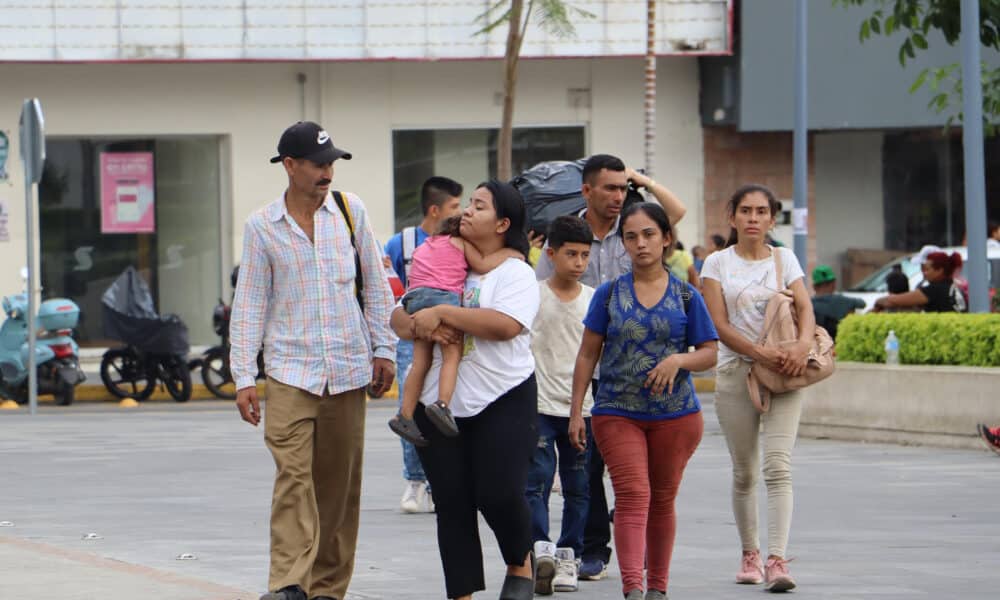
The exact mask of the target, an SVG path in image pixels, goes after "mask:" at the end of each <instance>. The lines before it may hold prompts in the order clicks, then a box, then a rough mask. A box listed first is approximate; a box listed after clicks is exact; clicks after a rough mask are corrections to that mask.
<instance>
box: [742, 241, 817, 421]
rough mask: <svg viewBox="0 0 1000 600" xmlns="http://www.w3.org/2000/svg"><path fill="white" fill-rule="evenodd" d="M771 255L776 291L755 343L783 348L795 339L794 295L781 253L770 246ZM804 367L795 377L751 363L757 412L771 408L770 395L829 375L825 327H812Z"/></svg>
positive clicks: (751, 387)
mask: <svg viewBox="0 0 1000 600" xmlns="http://www.w3.org/2000/svg"><path fill="white" fill-rule="evenodd" d="M771 254H772V255H773V256H774V270H775V276H776V277H777V280H778V293H776V294H775V295H774V296H771V299H770V300H768V302H767V309H766V311H765V313H764V329H763V330H762V332H761V336H760V340H759V342H758V343H759V344H760V345H762V346H765V347H768V348H787V347H789V346H791V345H793V344H795V343H796V342H798V339H799V328H798V313H797V312H796V311H795V296H794V295H793V294H792V291H791V290H789V289H787V288H786V287H785V277H784V271H783V270H782V268H781V253H780V252H779V251H778V249H777V248H771ZM807 361H808V362H807V364H806V370H805V372H803V373H802V375H799V376H797V377H791V376H789V375H785V374H783V373H779V372H778V371H773V370H771V369H769V368H767V367H766V366H764V365H763V364H761V363H756V362H755V363H753V365H751V367H750V372H749V374H748V375H747V387H748V388H749V391H750V400H751V401H752V402H753V404H754V406H755V407H756V408H757V410H758V411H759V412H761V413H765V412H767V411H768V409H769V408H770V407H771V394H781V393H784V392H790V391H792V390H798V389H802V388H804V387H806V386H807V385H810V384H813V383H816V382H817V381H822V380H824V379H826V378H827V377H829V376H830V375H832V374H833V369H834V361H833V339H832V338H831V337H830V334H829V333H827V331H826V329H824V328H822V327H820V326H819V325H817V326H816V334H815V337H814V339H813V345H812V349H810V350H809V357H808V359H807Z"/></svg>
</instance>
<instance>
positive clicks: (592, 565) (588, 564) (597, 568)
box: [578, 558, 642, 595]
mask: <svg viewBox="0 0 1000 600" xmlns="http://www.w3.org/2000/svg"><path fill="white" fill-rule="evenodd" d="M607 576H608V565H606V564H604V561H603V560H601V559H599V558H584V559H583V560H582V561H580V571H579V572H578V577H579V578H580V579H585V580H587V581H599V580H601V579H604V578H605V577H607ZM639 594H640V595H641V594H642V591H640V592H639Z"/></svg>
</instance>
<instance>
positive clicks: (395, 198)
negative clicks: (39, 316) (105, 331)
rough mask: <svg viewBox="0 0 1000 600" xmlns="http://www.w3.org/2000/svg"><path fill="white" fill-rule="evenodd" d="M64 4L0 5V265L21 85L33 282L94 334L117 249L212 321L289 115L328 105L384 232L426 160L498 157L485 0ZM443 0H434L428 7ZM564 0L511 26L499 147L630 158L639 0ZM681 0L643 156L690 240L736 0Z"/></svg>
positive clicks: (340, 184)
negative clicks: (569, 12)
mask: <svg viewBox="0 0 1000 600" xmlns="http://www.w3.org/2000/svg"><path fill="white" fill-rule="evenodd" d="M57 4H60V3H57ZM63 4H65V6H64V7H63V8H62V9H61V11H54V12H52V11H49V15H48V16H46V15H40V14H29V13H33V11H34V12H46V11H47V10H48V9H46V11H41V10H40V9H39V10H36V9H30V8H26V9H9V8H7V9H0V10H3V11H4V13H5V14H4V16H5V17H7V16H8V15H10V14H14V16H15V17H17V19H20V21H17V19H12V20H11V21H8V22H11V23H14V22H19V23H20V25H21V26H22V27H24V28H26V29H29V30H31V31H33V32H34V35H33V36H28V37H18V36H16V35H15V36H12V37H11V38H10V39H5V40H4V41H2V42H0V61H2V62H0V81H3V85H0V131H3V132H5V134H6V135H7V137H8V138H9V139H10V150H9V153H10V158H9V159H8V161H7V167H6V170H7V172H8V175H7V177H6V178H5V179H3V180H0V204H2V205H3V206H4V207H5V211H6V214H7V215H8V217H7V220H8V223H7V233H8V235H7V236H6V237H7V239H6V240H5V241H0V285H3V286H4V291H3V293H10V292H14V291H17V289H18V287H19V285H20V282H19V279H18V276H17V273H18V271H19V269H20V268H21V266H22V265H24V263H25V256H26V244H27V240H26V236H25V227H24V223H25V216H26V213H25V205H24V201H23V198H24V181H23V175H22V174H21V168H20V164H19V161H18V160H17V156H18V152H19V147H18V142H17V134H18V122H17V119H18V115H19V111H20V107H21V103H22V101H23V100H24V99H25V98H32V97H36V98H39V99H40V100H41V103H42V107H43V112H44V116H45V134H46V142H47V150H48V158H47V161H46V169H45V173H44V175H43V179H42V182H41V183H40V185H39V189H38V206H37V207H36V210H37V214H38V221H37V222H38V223H39V227H38V234H37V237H36V240H35V243H36V244H38V247H39V248H40V253H39V254H38V256H40V258H39V265H38V268H39V269H40V282H41V285H42V286H43V288H44V289H43V291H42V294H43V296H44V297H50V296H68V297H70V298H73V299H74V300H76V301H77V302H78V303H79V304H80V305H81V307H82V308H83V320H82V323H81V327H80V332H79V334H80V339H81V341H82V342H83V343H84V344H90V345H97V346H100V345H104V344H106V343H107V340H104V339H103V337H102V327H101V319H100V296H101V294H102V293H103V292H104V290H105V289H106V288H107V286H108V285H109V284H110V283H111V281H113V280H114V278H115V277H116V276H117V275H118V274H119V273H120V272H121V271H122V270H123V269H124V268H125V267H126V266H128V265H133V266H135V267H137V268H138V269H139V270H140V271H141V272H142V273H143V274H144V276H145V278H146V280H147V281H148V282H149V283H150V285H151V287H152V289H153V293H154V298H155V300H156V302H157V305H158V309H159V310H160V311H161V312H172V313H177V314H179V315H180V316H181V317H182V318H183V319H184V321H185V322H186V323H187V324H188V326H189V327H190V329H191V334H192V343H195V344H204V343H210V342H212V340H213V337H214V334H213V333H212V331H211V327H210V317H211V310H212V308H213V306H214V305H215V303H216V302H217V301H218V299H219V298H225V299H228V297H229V295H230V293H231V289H230V287H229V283H228V279H229V277H228V275H229V270H230V268H231V267H232V265H234V264H236V263H238V261H239V257H240V253H241V248H242V228H243V223H244V221H245V219H246V217H247V216H248V215H249V214H250V213H251V212H252V211H253V210H255V209H256V208H258V207H260V206H262V205H264V204H266V203H267V202H269V201H271V200H273V199H274V198H276V197H278V195H279V194H280V193H281V192H282V191H283V189H284V186H285V184H286V180H285V176H284V173H283V171H282V169H281V167H280V166H279V165H272V164H270V163H268V158H269V157H270V156H272V155H273V154H274V149H275V145H276V143H277V138H278V136H279V135H280V133H281V131H282V130H283V129H284V128H285V127H287V126H288V125H289V124H291V123H293V122H295V121H297V120H300V119H309V120H315V121H318V122H320V123H322V124H323V125H324V126H325V127H326V128H327V130H328V131H329V132H330V134H331V137H332V138H333V140H334V142H335V143H336V144H337V145H338V146H340V147H343V148H347V149H349V150H350V151H351V152H352V153H353V154H354V159H353V160H351V161H349V162H348V161H343V162H338V163H337V164H336V172H335V175H334V182H335V186H336V187H337V188H339V189H343V190H349V191H353V192H356V193H358V194H359V195H360V196H361V197H362V198H363V199H364V200H365V202H366V205H367V206H368V209H369V211H370V213H371V215H372V222H373V225H374V227H375V230H376V234H377V235H378V236H379V237H380V238H381V239H383V240H384V239H387V238H388V237H389V236H390V235H392V233H393V232H394V231H396V230H397V229H398V227H400V226H401V225H404V224H408V223H410V222H412V221H413V220H414V219H415V218H416V214H415V210H416V207H415V198H416V195H415V194H416V190H417V188H418V187H419V184H420V182H421V181H422V180H423V179H424V178H425V177H426V176H429V175H430V174H441V175H447V176H451V177H454V178H455V179H458V180H459V181H461V182H462V183H463V184H464V185H465V186H466V188H467V189H471V188H472V187H473V186H474V185H475V184H477V183H478V182H480V181H482V180H485V179H487V178H488V177H489V176H490V175H491V174H492V173H493V171H494V170H495V148H494V142H493V140H494V139H495V135H496V134H495V130H496V127H497V126H498V123H499V121H500V110H501V107H500V102H499V100H500V98H501V92H502V61H500V60H498V59H497V58H496V57H497V56H501V55H502V48H503V46H502V35H500V34H493V35H492V36H491V37H489V39H486V40H480V39H478V38H476V37H474V36H472V35H471V34H472V33H474V32H475V26H474V25H470V23H471V21H472V20H473V19H474V17H475V15H476V14H478V12H477V11H480V12H481V8H482V3H480V2H471V1H458V0H454V1H452V2H444V3H442V2H437V3H425V5H426V6H423V7H422V8H421V5H419V3H409V2H395V3H394V2H391V1H388V2H375V1H374V0H373V1H371V2H360V1H359V2H348V3H341V4H342V6H341V8H340V9H338V10H339V11H340V12H337V11H332V10H329V9H327V10H324V9H320V8H309V7H303V5H302V3H301V2H277V3H270V4H269V5H267V7H265V6H264V5H261V6H260V7H256V8H254V7H253V6H250V8H249V9H248V8H247V6H248V4H249V3H246V2H217V3H213V6H215V7H216V8H215V9H214V10H215V13H212V14H209V13H211V11H209V10H207V9H198V8H197V7H185V4H184V3H182V2H177V3H176V9H170V6H171V3H164V6H161V7H160V8H159V9H158V10H154V9H149V8H146V9H143V8H142V7H141V6H138V5H140V4H141V3H138V2H136V3H131V2H128V1H125V2H111V3H106V4H108V7H107V8H106V9H103V10H96V9H95V10H94V11H92V12H93V13H94V14H92V15H83V14H82V13H80V11H77V10H75V9H72V7H71V3H68V2H66V3H63ZM131 4H135V5H136V6H137V7H136V8H132V9H130V8H129V7H130V5H131ZM230 4H231V5H232V6H231V7H230V8H229V9H226V8H225V7H226V6H228V5H230ZM446 4H447V5H449V6H450V7H451V10H450V12H449V11H445V12H444V13H442V12H441V11H440V10H438V9H440V7H442V6H444V5H446ZM578 4H579V5H580V7H581V8H583V9H586V10H587V11H588V12H590V13H591V14H593V15H594V17H593V18H591V17H584V16H578V17H577V20H578V25H577V30H578V35H577V37H576V38H574V39H573V40H561V39H554V38H551V37H549V36H547V35H546V34H544V32H534V31H533V32H530V33H529V37H528V38H527V39H528V40H532V39H534V41H533V42H531V43H529V42H528V41H526V43H525V48H524V55H525V57H526V58H525V60H523V61H522V62H521V66H520V76H519V82H518V95H517V104H516V109H515V126H516V129H515V151H514V161H515V169H516V168H518V167H526V166H530V165H531V164H534V163H535V162H538V161H541V160H554V159H567V158H569V159H573V158H577V157H579V156H583V155H586V154H589V153H593V152H608V153H613V154H617V155H619V156H621V157H622V158H623V159H624V160H625V161H626V162H627V163H628V164H630V165H633V166H636V167H640V166H643V164H642V162H643V89H644V86H643V81H644V80H643V59H642V58H641V56H639V55H641V53H642V51H643V48H644V45H645V41H644V32H645V2H644V1H631V2H611V1H610V0H607V1H604V0H601V1H592V2H589V3H585V2H580V3H578ZM280 5H287V6H280ZM611 5H614V7H615V10H612V9H611ZM678 6H680V5H678ZM678 6H675V7H673V8H671V7H670V6H669V5H668V8H667V10H665V11H661V13H660V15H659V20H658V25H659V26H660V31H661V35H660V36H658V38H657V39H658V42H657V43H658V46H659V48H661V49H662V56H661V58H660V60H659V62H658V68H657V76H658V79H659V81H660V85H659V93H658V96H657V113H658V115H659V119H658V121H657V140H658V141H657V147H656V156H657V164H656V165H653V168H654V170H655V174H656V178H657V179H658V180H660V181H663V182H664V183H666V184H667V185H669V186H670V187H671V188H672V189H673V190H674V191H675V192H676V193H677V194H678V195H679V196H680V197H681V198H682V199H683V200H684V201H685V202H686V203H687V204H688V206H689V209H690V210H689V215H690V216H689V217H687V218H686V219H685V221H684V223H683V224H682V227H681V235H682V237H687V238H689V239H692V240H693V239H695V238H699V237H701V236H702V235H703V234H704V226H703V223H702V220H701V215H702V214H703V211H702V210H701V205H700V198H701V195H702V187H701V185H702V176H703V164H704V161H703V140H702V125H701V119H700V115H699V65H698V56H699V55H704V54H711V53H724V52H728V48H729V43H730V38H729V35H730V15H731V6H730V3H729V2H728V1H725V0H724V1H709V0H706V1H704V2H688V3H684V5H683V6H680V8H678ZM435 7H437V8H435ZM684 7H686V8H684ZM404 8H405V10H404ZM418 8H420V10H421V11H423V12H421V13H420V15H421V16H420V18H419V19H418V18H415V17H414V15H415V14H416V13H413V11H415V10H417V9H418ZM623 8H624V9H627V10H622V9H623ZM390 9H392V10H390ZM18 10H20V11H21V12H20V13H17V11H18ZM248 10H249V12H248ZM435 10H438V12H434V11H435ZM11 11H14V12H13V13H12V12H11ZM428 11H429V12H428ZM411 13H412V14H411ZM473 13H475V14H473ZM53 14H55V15H56V16H55V17H52V15H53ZM469 15H472V16H471V17H470V16H469ZM335 16H336V17H337V18H335ZM466 17H469V19H468V20H467V19H466ZM46 18H47V19H49V20H48V21H45V20H44V19H46ZM31 19H35V20H34V21H32V20H31ZM87 19H90V21H88V20H87ZM408 19H409V20H408ZM350 24H353V25H351V26H348V25H350ZM459 25H461V26H462V27H463V28H459ZM206 30H210V31H213V32H214V33H215V34H216V35H214V36H209V37H206V36H205V35H204V33H205V31H206ZM387 32H389V33H391V34H392V35H387ZM199 36H200V37H199ZM350 36H355V37H350ZM358 36H360V37H358ZM532 36H534V38H533V37H532ZM39 39H44V40H52V41H51V42H45V43H41V44H39V43H38V41H37V40H39ZM331 40H335V41H331ZM456 40H458V41H456ZM467 40H471V41H467ZM459 42H461V43H459ZM3 282H6V283H3Z"/></svg>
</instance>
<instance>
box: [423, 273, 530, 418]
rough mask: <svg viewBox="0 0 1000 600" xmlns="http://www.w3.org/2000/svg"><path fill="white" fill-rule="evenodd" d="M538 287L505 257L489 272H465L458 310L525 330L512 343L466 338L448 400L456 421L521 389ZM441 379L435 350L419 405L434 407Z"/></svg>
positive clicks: (527, 370) (438, 352) (438, 351)
mask: <svg viewBox="0 0 1000 600" xmlns="http://www.w3.org/2000/svg"><path fill="white" fill-rule="evenodd" d="M538 303H539V298H538V283H537V281H536V280H535V272H534V270H532V268H531V267H530V266H529V265H528V263H526V262H524V261H523V260H518V259H516V258H508V259H507V260H506V261H505V262H504V263H503V264H502V265H500V266H499V267H497V268H495V269H493V270H492V271H490V272H489V273H485V274H483V275H480V274H478V273H473V272H471V271H470V272H469V276H468V278H467V279H466V280H465V292H464V293H463V294H462V306H465V307H469V308H491V309H493V310H495V311H497V312H500V313H503V314H505V315H507V316H509V317H511V318H513V319H514V320H515V321H517V322H518V323H520V324H521V325H522V326H523V327H524V329H522V330H521V333H519V334H517V335H516V336H515V337H514V339H511V340H506V341H497V340H484V339H481V338H475V337H472V336H471V335H467V336H465V348H464V351H463V353H462V362H461V363H459V365H458V382H457V383H456V385H455V393H454V395H453V396H452V397H451V406H450V408H451V412H452V414H453V415H455V416H456V417H472V416H475V415H477V414H479V413H480V412H481V411H482V410H483V409H484V408H486V407H487V406H489V405H490V403H492V402H493V401H494V400H496V399H497V398H499V397H500V396H503V395H504V394H505V393H507V392H509V391H510V390H512V389H514V388H515V387H517V386H518V385H520V384H521V383H522V382H523V381H524V380H525V379H527V378H528V377H529V376H530V375H531V374H532V373H533V372H534V370H535V359H534V357H533V356H532V354H531V324H532V323H533V322H534V320H535V315H536V314H537V313H538ZM440 378H441V349H440V348H439V347H438V346H437V345H435V346H434V360H433V362H432V363H431V369H430V371H429V372H428V373H427V378H426V379H425V380H424V389H423V390H422V391H421V394H420V401H421V402H423V403H424V404H433V403H434V402H437V399H438V380H439V379H440Z"/></svg>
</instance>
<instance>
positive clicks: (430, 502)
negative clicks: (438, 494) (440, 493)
mask: <svg viewBox="0 0 1000 600" xmlns="http://www.w3.org/2000/svg"><path fill="white" fill-rule="evenodd" d="M421 508H422V509H423V512H425V513H432V512H434V495H433V494H432V493H431V492H429V491H427V484H426V483H425V484H424V501H423V503H422V504H421Z"/></svg>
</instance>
